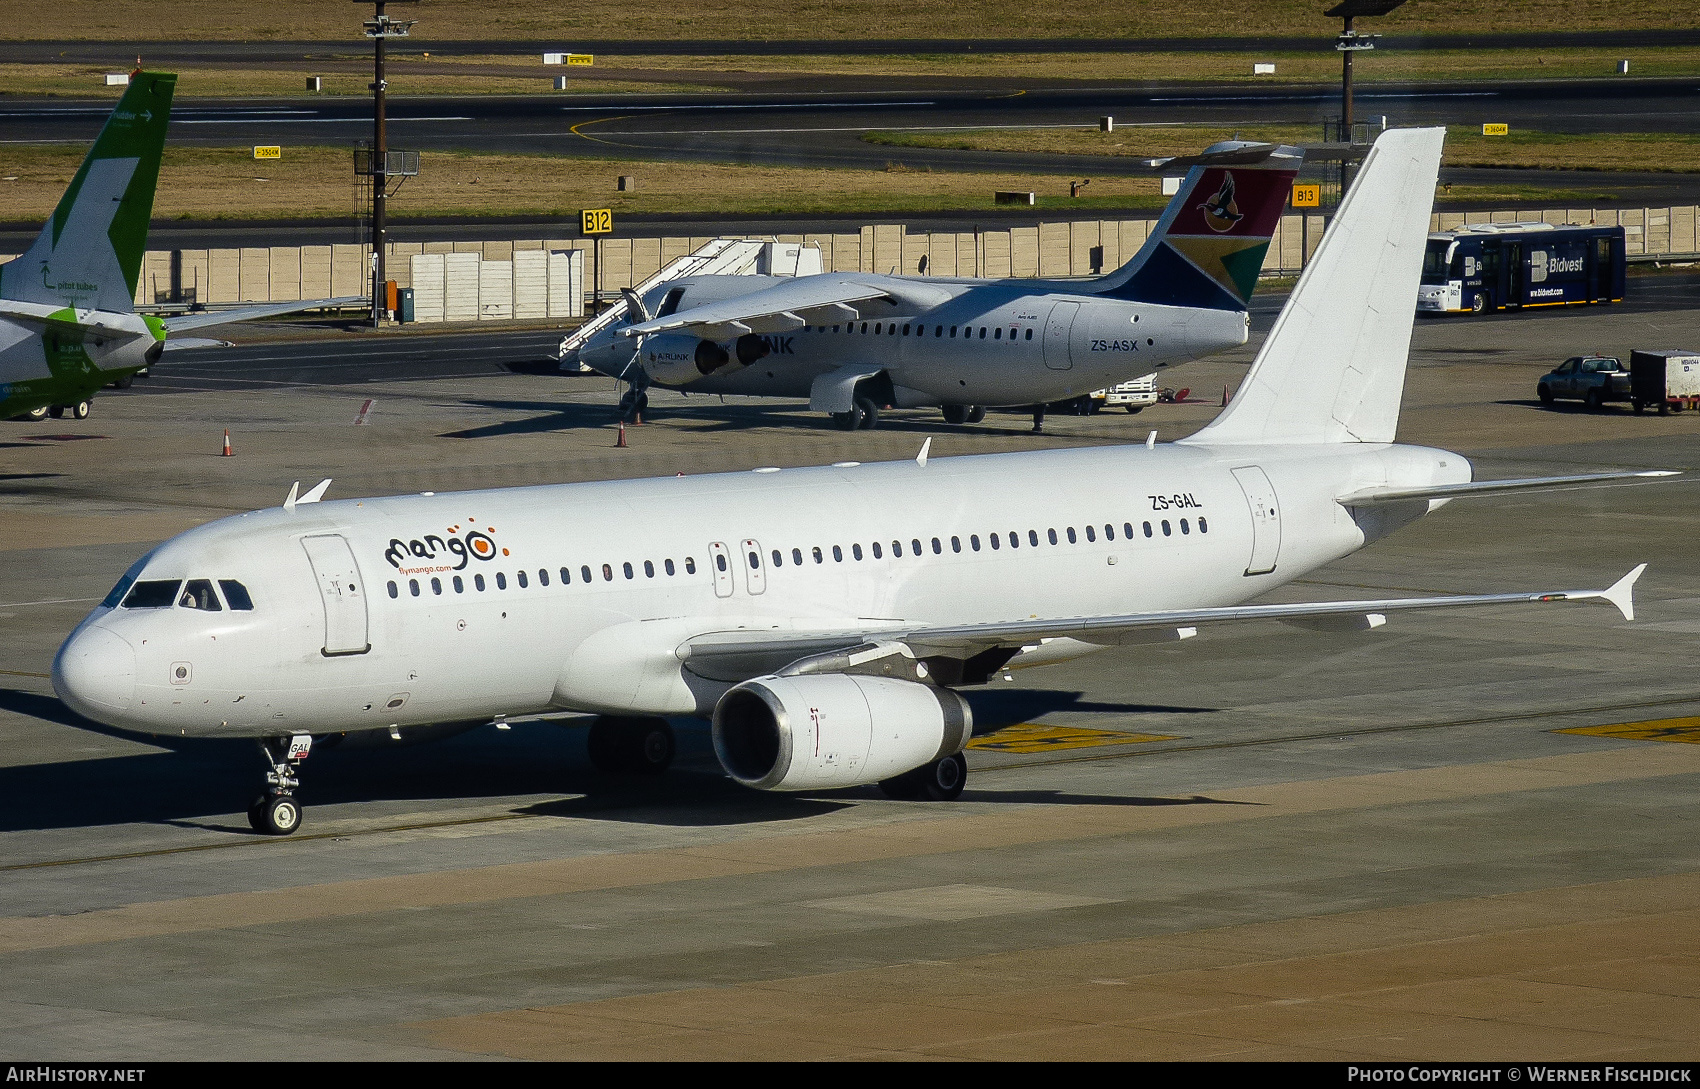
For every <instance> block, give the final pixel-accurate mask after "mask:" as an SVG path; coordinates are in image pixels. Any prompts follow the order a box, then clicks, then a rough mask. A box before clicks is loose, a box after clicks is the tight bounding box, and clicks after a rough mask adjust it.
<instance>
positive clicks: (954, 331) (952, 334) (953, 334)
mask: <svg viewBox="0 0 1700 1089" xmlns="http://www.w3.org/2000/svg"><path fill="white" fill-rule="evenodd" d="M950 335H951V336H952V337H954V336H956V326H954V325H952V326H951V327H950Z"/></svg>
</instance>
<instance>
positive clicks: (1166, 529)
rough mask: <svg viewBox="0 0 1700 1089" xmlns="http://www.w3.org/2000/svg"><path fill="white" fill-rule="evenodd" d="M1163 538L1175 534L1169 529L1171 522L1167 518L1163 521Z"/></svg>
mask: <svg viewBox="0 0 1700 1089" xmlns="http://www.w3.org/2000/svg"><path fill="white" fill-rule="evenodd" d="M1163 536H1165V537H1170V536H1173V533H1172V532H1171V531H1170V529H1169V520H1168V519H1167V518H1165V519H1163Z"/></svg>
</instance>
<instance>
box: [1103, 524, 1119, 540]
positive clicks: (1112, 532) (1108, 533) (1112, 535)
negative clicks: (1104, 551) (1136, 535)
mask: <svg viewBox="0 0 1700 1089" xmlns="http://www.w3.org/2000/svg"><path fill="white" fill-rule="evenodd" d="M1115 539H1116V527H1115V526H1113V525H1111V524H1110V523H1108V522H1105V523H1104V540H1106V541H1113V540H1115Z"/></svg>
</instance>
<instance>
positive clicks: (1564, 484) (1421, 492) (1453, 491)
mask: <svg viewBox="0 0 1700 1089" xmlns="http://www.w3.org/2000/svg"><path fill="white" fill-rule="evenodd" d="M1681 475H1682V473H1681V472H1679V471H1677V470H1675V469H1646V470H1642V471H1639V472H1632V473H1587V474H1584V475H1581V476H1538V477H1525V478H1522V479H1518V480H1478V481H1475V482H1473V483H1469V484H1437V485H1434V486H1433V487H1427V488H1366V489H1364V490H1363V491H1357V492H1352V493H1351V494H1350V495H1342V496H1341V497H1340V499H1339V503H1340V505H1341V506H1343V507H1374V506H1382V505H1386V504H1389V503H1409V502H1413V501H1415V500H1419V499H1468V498H1473V497H1475V496H1483V495H1504V494H1507V493H1509V492H1538V491H1564V490H1568V489H1571V488H1597V487H1606V486H1609V485H1613V484H1636V483H1640V484H1645V483H1648V482H1649V481H1652V480H1662V479H1665V478H1667V477H1673V476H1681Z"/></svg>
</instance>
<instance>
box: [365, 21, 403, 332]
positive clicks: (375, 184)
mask: <svg viewBox="0 0 1700 1089" xmlns="http://www.w3.org/2000/svg"><path fill="white" fill-rule="evenodd" d="M354 2H355V3H357V4H363V3H366V2H367V0H354ZM418 2H419V0H372V7H373V9H374V10H373V13H372V18H370V19H368V20H366V24H365V28H366V36H367V37H368V38H371V39H372V157H371V159H370V162H371V167H370V169H371V171H372V324H373V325H374V326H377V325H379V324H382V322H383V320H384V312H385V310H386V307H385V306H384V303H385V301H386V300H385V299H384V283H385V278H384V235H385V228H386V224H385V222H384V201H385V199H386V198H387V197H388V193H387V192H386V190H387V189H388V188H389V145H388V143H387V142H386V140H385V136H384V121H385V117H384V90H385V84H384V43H385V42H387V41H388V40H389V39H391V38H405V37H407V34H408V31H410V30H412V29H413V24H414V22H415V20H413V19H406V20H400V19H391V18H390V17H389V16H388V15H386V14H385V13H384V6H385V4H386V3H393V4H413V3H418Z"/></svg>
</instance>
